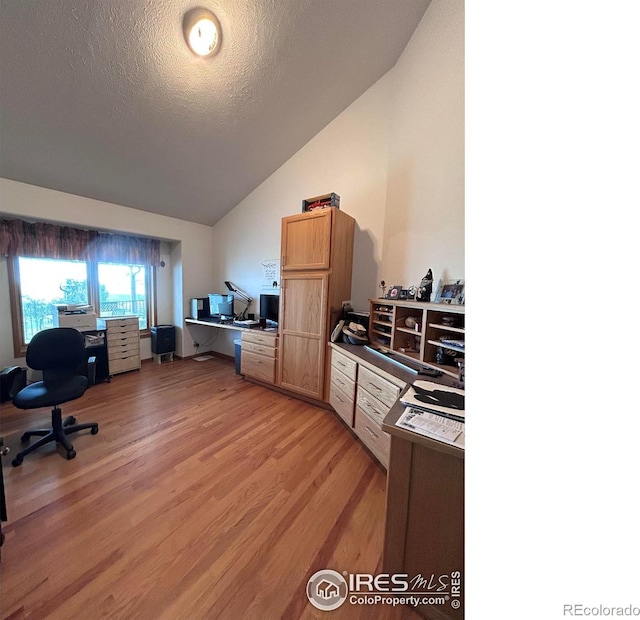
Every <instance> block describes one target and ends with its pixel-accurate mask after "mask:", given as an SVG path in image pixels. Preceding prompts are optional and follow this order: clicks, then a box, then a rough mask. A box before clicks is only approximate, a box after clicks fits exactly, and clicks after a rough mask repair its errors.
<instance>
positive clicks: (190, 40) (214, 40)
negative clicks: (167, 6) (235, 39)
mask: <svg viewBox="0 0 640 620" xmlns="http://www.w3.org/2000/svg"><path fill="white" fill-rule="evenodd" d="M183 27H184V38H185V39H186V41H187V44H188V45H189V47H190V48H191V49H192V50H193V52H194V54H198V56H212V55H213V54H214V53H215V52H217V51H218V48H219V47H220V22H218V20H217V19H216V16H215V15H214V14H213V13H212V12H211V11H209V10H207V9H192V10H191V11H189V12H188V13H187V14H186V15H185V16H184V22H183Z"/></svg>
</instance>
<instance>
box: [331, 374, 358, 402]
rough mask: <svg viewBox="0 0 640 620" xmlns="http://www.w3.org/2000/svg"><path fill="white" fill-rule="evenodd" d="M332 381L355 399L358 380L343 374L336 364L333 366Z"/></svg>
mask: <svg viewBox="0 0 640 620" xmlns="http://www.w3.org/2000/svg"><path fill="white" fill-rule="evenodd" d="M331 383H335V384H336V386H337V387H339V388H340V389H341V390H342V391H343V392H344V393H345V394H346V395H347V396H349V398H350V399H351V400H352V401H353V400H354V399H355V395H356V382H355V381H354V380H353V379H350V378H349V377H347V376H346V375H343V374H342V373H341V372H340V371H339V370H338V369H337V368H336V367H335V366H331Z"/></svg>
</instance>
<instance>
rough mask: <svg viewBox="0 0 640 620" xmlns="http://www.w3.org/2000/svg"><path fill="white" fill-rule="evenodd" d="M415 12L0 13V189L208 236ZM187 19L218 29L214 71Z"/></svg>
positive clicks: (145, 8) (132, 5)
mask: <svg viewBox="0 0 640 620" xmlns="http://www.w3.org/2000/svg"><path fill="white" fill-rule="evenodd" d="M429 1H430V0H203V2H201V3H194V2H189V1H187V0H0V7H1V8H0V123H1V124H0V176H3V177H5V178H8V179H14V180H17V181H23V182H25V183H30V184H33V185H39V186H43V187H48V188H52V189H57V190H60V191H65V192H69V193H72V194H78V195H81V196H87V197H90V198H95V199H98V200H104V201H107V202H112V203H116V204H120V205H125V206H129V207H134V208H137V209H142V210H145V211H151V212H155V213H160V214H163V215H170V216H173V217H179V218H181V219H185V220H190V221H194V222H200V223H203V224H210V225H211V224H214V223H215V222H216V221H217V220H218V219H220V218H221V217H222V216H223V215H224V214H225V213H226V212H228V211H229V210H230V209H232V208H233V207H234V206H235V205H236V204H237V203H238V202H240V201H241V200H242V199H243V198H244V197H245V196H247V195H248V194H249V193H250V192H251V191H252V190H253V189H254V188H255V187H257V186H258V185H259V184H260V183H261V182H262V181H263V180H264V179H266V178H267V177H268V176H269V175H270V174H271V173H273V172H274V171H275V170H276V169H277V168H278V167H280V166H281V165H282V164H283V163H284V162H285V161H286V160H287V159H288V158H289V157H291V156H292V155H293V154H294V153H295V152H296V151H298V150H299V149H300V148H301V147H302V146H303V145H304V144H305V143H306V142H308V141H309V140H310V139H311V138H312V137H313V136H314V135H315V134H317V133H318V132H319V131H320V130H321V129H322V128H323V127H325V126H326V125H327V124H328V123H329V122H330V121H331V120H332V119H334V118H335V117H336V116H337V115H338V114H339V113H340V112H342V111H343V110H344V109H345V108H347V107H348V106H349V105H350V104H351V103H352V102H353V101H354V100H355V99H356V98H357V97H358V96H360V95H361V94H362V93H363V92H364V91H365V90H367V88H369V87H370V86H371V85H372V84H373V83H374V82H375V81H376V80H378V79H379V78H380V77H381V76H382V75H384V73H386V72H387V71H388V70H389V69H391V68H392V67H393V65H394V64H395V62H396V61H397V59H398V57H399V56H400V54H401V52H402V50H403V49H404V47H405V45H406V44H407V42H408V41H409V39H410V38H411V35H412V34H413V32H414V30H415V28H416V26H417V25H418V23H419V22H420V19H421V18H422V16H423V14H424V12H425V10H426V8H427V6H428V4H429ZM194 6H205V7H207V8H209V9H211V10H212V11H213V12H214V13H215V14H216V16H217V17H218V19H219V20H220V24H221V26H222V44H221V48H220V52H219V53H218V54H217V55H215V56H214V57H212V58H208V59H202V58H199V57H197V56H195V55H194V54H193V53H192V52H191V51H190V50H189V49H188V48H187V46H186V44H185V42H184V38H183V34H182V19H183V16H184V14H185V13H186V12H187V11H188V10H189V9H191V8H193V7H194ZM0 208H1V205H0Z"/></svg>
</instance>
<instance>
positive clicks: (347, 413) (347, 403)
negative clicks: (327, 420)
mask: <svg viewBox="0 0 640 620" xmlns="http://www.w3.org/2000/svg"><path fill="white" fill-rule="evenodd" d="M335 374H336V371H335V370H334V371H333V372H332V373H331V385H330V386H329V404H330V405H331V406H332V407H333V408H334V409H335V411H336V413H337V414H338V415H339V416H340V417H341V418H342V419H343V420H344V421H345V422H346V423H347V424H348V425H349V426H350V427H351V426H353V404H354V403H353V395H354V390H353V388H352V390H351V395H349V394H347V393H346V392H344V391H343V390H342V389H341V388H340V387H339V386H338V384H336V382H335V381H334V380H333V379H334V375H335Z"/></svg>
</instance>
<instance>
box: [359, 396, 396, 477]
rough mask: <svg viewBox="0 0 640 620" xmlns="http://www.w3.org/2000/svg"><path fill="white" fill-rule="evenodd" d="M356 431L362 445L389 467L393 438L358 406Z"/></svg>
mask: <svg viewBox="0 0 640 620" xmlns="http://www.w3.org/2000/svg"><path fill="white" fill-rule="evenodd" d="M355 431H356V434H357V435H358V437H360V439H361V440H362V443H363V444H364V445H365V446H367V448H369V450H371V452H373V454H374V456H375V457H376V458H377V459H378V460H379V461H380V462H381V463H382V464H383V465H384V466H385V467H387V464H388V462H389V447H390V445H391V437H390V436H389V435H387V433H385V432H384V431H383V430H382V429H381V428H380V426H379V425H378V424H376V423H375V422H374V421H373V420H372V419H371V418H370V417H369V416H367V415H366V414H365V413H364V412H363V411H362V409H360V407H358V406H356V419H355Z"/></svg>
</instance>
